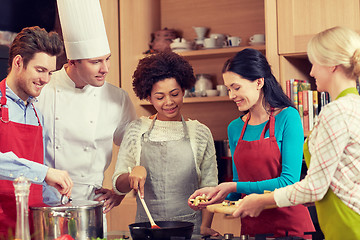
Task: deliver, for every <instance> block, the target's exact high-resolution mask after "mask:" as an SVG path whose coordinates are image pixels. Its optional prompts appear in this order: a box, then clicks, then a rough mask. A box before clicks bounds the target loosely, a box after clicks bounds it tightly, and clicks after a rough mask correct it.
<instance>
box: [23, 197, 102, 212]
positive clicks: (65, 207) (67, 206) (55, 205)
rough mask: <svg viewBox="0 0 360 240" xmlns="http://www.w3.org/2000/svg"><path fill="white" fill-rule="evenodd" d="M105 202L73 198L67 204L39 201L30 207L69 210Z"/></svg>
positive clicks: (95, 205) (97, 205)
mask: <svg viewBox="0 0 360 240" xmlns="http://www.w3.org/2000/svg"><path fill="white" fill-rule="evenodd" d="M103 205H104V202H102V201H101V202H99V201H91V200H73V201H71V202H68V203H66V204H61V203H59V202H56V203H49V204H45V203H38V204H33V205H31V206H30V209H34V210H35V209H42V210H47V209H48V210H58V211H59V210H69V209H91V208H96V207H99V206H101V207H102V206H103Z"/></svg>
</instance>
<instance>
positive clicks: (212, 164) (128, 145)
mask: <svg viewBox="0 0 360 240" xmlns="http://www.w3.org/2000/svg"><path fill="white" fill-rule="evenodd" d="M152 121H153V120H152V119H149V118H148V117H141V118H139V119H137V120H134V121H132V122H131V123H130V124H129V125H128V127H127V129H126V132H125V135H124V138H123V141H122V143H121V146H120V149H119V154H118V159H117V163H116V167H115V172H114V175H113V178H112V180H113V189H114V191H115V192H116V193H118V194H126V193H121V192H119V191H118V190H117V189H116V186H115V183H116V179H117V178H118V176H120V175H121V174H124V173H127V172H128V167H131V168H133V167H134V166H138V165H140V155H141V136H142V135H143V134H144V133H145V132H147V131H148V130H149V128H150V125H151V123H152ZM186 126H187V128H188V132H189V138H190V145H191V148H192V151H193V154H194V160H195V165H196V172H197V175H198V181H199V186H200V188H202V187H207V186H216V185H217V184H218V177H217V175H218V174H217V173H218V171H217V162H216V154H215V146H214V140H213V137H212V135H211V132H210V129H209V128H208V127H207V126H205V125H204V124H202V123H200V122H198V121H196V120H188V121H186ZM183 137H184V128H183V124H182V122H181V121H160V120H156V121H155V125H154V128H153V130H152V131H151V133H150V136H149V138H150V140H152V141H159V142H160V141H171V140H179V139H181V138H183Z"/></svg>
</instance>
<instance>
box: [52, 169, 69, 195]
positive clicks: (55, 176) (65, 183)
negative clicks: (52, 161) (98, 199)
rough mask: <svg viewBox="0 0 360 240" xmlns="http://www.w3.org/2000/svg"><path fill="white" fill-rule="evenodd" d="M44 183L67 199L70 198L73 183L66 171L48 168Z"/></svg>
mask: <svg viewBox="0 0 360 240" xmlns="http://www.w3.org/2000/svg"><path fill="white" fill-rule="evenodd" d="M45 182H46V183H47V184H49V185H50V186H52V187H54V188H56V189H57V190H58V191H59V193H60V194H62V195H66V196H67V197H70V196H71V189H72V187H73V186H74V183H73V181H72V180H71V178H70V176H69V174H68V172H67V171H63V170H59V169H54V168H49V169H48V171H47V173H46V176H45Z"/></svg>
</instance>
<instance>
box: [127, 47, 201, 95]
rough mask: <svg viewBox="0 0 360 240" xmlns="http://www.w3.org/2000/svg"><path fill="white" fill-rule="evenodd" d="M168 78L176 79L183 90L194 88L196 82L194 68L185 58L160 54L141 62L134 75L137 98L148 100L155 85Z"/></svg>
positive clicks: (172, 54)
mask: <svg viewBox="0 0 360 240" xmlns="http://www.w3.org/2000/svg"><path fill="white" fill-rule="evenodd" d="M166 78H175V80H176V82H177V83H178V84H179V85H180V87H181V88H182V89H183V90H184V89H190V88H192V87H193V86H194V84H195V81H196V79H195V76H194V71H193V68H192V66H191V65H190V64H189V62H188V61H186V60H185V59H184V58H183V57H181V56H180V55H178V54H176V53H174V52H171V51H164V52H159V53H155V54H152V55H150V56H148V57H145V58H143V59H141V60H140V61H139V64H138V66H137V68H136V70H135V72H134V74H133V89H134V92H135V94H136V96H137V97H138V98H139V99H146V98H148V97H149V96H150V95H151V90H152V87H153V85H154V84H155V83H157V82H158V81H161V80H164V79H166Z"/></svg>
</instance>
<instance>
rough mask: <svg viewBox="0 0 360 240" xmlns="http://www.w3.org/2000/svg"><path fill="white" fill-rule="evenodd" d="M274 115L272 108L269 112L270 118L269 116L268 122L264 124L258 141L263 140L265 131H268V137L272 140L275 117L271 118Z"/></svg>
mask: <svg viewBox="0 0 360 240" xmlns="http://www.w3.org/2000/svg"><path fill="white" fill-rule="evenodd" d="M273 113H274V108H273V107H272V108H271V112H270V116H269V121H268V122H267V123H266V125H265V127H264V129H263V131H262V133H261V136H260V139H261V140H263V139H264V138H265V133H266V131H267V130H268V129H269V137H270V138H272V137H274V136H275V117H274V116H273Z"/></svg>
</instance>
